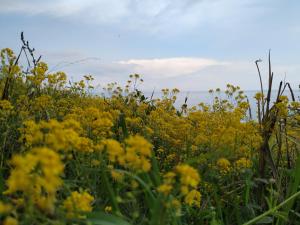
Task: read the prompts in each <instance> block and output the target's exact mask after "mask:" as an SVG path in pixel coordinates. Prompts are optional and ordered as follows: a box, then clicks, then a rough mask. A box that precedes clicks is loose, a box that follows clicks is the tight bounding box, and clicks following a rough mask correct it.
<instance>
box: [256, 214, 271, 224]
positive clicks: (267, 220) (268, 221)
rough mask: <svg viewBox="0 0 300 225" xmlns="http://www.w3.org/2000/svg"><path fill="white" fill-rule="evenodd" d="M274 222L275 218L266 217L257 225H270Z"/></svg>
mask: <svg viewBox="0 0 300 225" xmlns="http://www.w3.org/2000/svg"><path fill="white" fill-rule="evenodd" d="M272 222H273V218H272V217H270V216H265V217H264V218H262V219H260V220H259V221H258V222H257V224H268V223H272Z"/></svg>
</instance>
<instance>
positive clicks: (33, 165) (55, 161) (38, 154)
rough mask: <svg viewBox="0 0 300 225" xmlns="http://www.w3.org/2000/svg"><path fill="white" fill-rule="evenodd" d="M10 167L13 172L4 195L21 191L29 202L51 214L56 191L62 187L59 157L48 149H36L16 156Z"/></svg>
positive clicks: (62, 166) (61, 166) (61, 169)
mask: <svg viewBox="0 0 300 225" xmlns="http://www.w3.org/2000/svg"><path fill="white" fill-rule="evenodd" d="M11 164H12V166H13V170H12V171H11V174H10V176H9V178H8V180H7V187H8V189H7V190H6V191H5V194H13V193H16V192H18V191H20V192H22V193H23V195H24V197H26V198H25V199H27V200H28V201H29V202H33V203H34V204H35V205H37V206H38V207H39V208H40V209H42V210H44V211H47V212H49V213H52V212H53V210H54V203H55V201H56V191H57V190H58V188H59V187H60V186H61V185H62V180H61V178H60V176H61V175H62V173H63V170H64V165H63V163H62V162H61V160H60V156H59V155H58V154H57V153H56V152H54V151H53V150H50V149H48V148H35V149H32V150H31V151H29V152H27V153H26V154H25V155H15V156H14V157H13V158H12V160H11ZM28 198H29V199H28Z"/></svg>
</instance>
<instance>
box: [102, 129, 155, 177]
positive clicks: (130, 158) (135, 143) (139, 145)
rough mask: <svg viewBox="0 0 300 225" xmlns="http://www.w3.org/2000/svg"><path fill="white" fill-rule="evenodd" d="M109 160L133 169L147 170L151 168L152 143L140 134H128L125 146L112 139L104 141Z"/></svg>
mask: <svg viewBox="0 0 300 225" xmlns="http://www.w3.org/2000/svg"><path fill="white" fill-rule="evenodd" d="M103 143H104V145H105V146H106V150H107V153H108V156H109V160H110V161H111V162H113V163H118V164H119V165H121V166H124V167H126V168H129V169H132V170H134V171H143V172H148V171H149V170H150V169H151V163H150V157H151V151H152V145H151V144H150V143H149V142H148V141H147V140H146V139H145V138H143V137H142V136H139V135H135V136H130V137H129V138H127V139H126V140H125V145H126V147H125V148H124V147H123V146H121V144H120V143H119V142H118V141H116V140H112V139H107V140H105V141H104V142H103Z"/></svg>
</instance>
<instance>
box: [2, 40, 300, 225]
mask: <svg viewBox="0 0 300 225" xmlns="http://www.w3.org/2000/svg"><path fill="white" fill-rule="evenodd" d="M24 52H27V55H26V56H27V59H29V61H30V64H29V65H26V64H25V65H21V63H20V61H19V59H20V57H24ZM34 53H35V52H34V51H32V49H31V48H30V46H29V45H28V43H26V42H24V43H23V46H22V49H21V51H20V54H15V53H14V52H13V51H12V50H10V49H8V48H7V49H2V50H1V66H0V97H1V99H0V164H1V167H0V168H1V171H0V221H2V223H3V224H6V225H9V224H98V225H134V224H142V225H166V224H170V225H192V224H195V225H196V224H211V225H221V224H257V223H260V224H278V225H280V224H299V222H297V221H300V213H299V212H300V199H299V198H297V197H298V196H299V195H300V193H299V184H300V158H299V157H298V155H299V150H300V147H299V145H300V103H299V99H298V98H299V97H298V96H294V95H293V92H292V90H290V94H289V95H288V96H284V95H283V90H289V87H290V86H289V85H287V84H288V83H287V84H285V83H282V84H281V86H280V87H279V90H278V96H277V99H276V101H275V102H271V101H270V99H269V97H268V96H269V93H271V91H272V89H271V87H272V76H273V75H272V74H271V71H270V74H269V84H270V83H271V86H269V88H268V90H267V91H265V92H264V91H263V89H262V91H261V92H259V93H257V95H256V96H255V98H256V101H257V110H256V112H255V111H253V110H252V112H251V111H250V109H249V103H248V102H249V101H248V99H247V96H245V94H244V92H243V91H242V90H240V88H239V87H238V86H234V85H230V84H228V85H227V86H226V84H225V85H224V86H225V90H224V92H225V93H226V96H227V97H226V98H221V97H220V93H221V90H220V89H216V90H210V93H211V98H212V101H213V103H212V104H210V105H209V104H204V103H201V102H199V104H198V105H197V106H188V105H187V104H183V105H182V107H181V108H178V107H177V108H176V107H175V106H174V103H175V101H176V95H177V94H178V92H179V90H178V89H176V88H175V89H172V90H169V89H163V90H162V91H161V97H160V98H157V99H156V98H151V97H148V98H147V97H145V96H144V94H143V93H142V92H141V91H140V90H139V89H138V88H137V87H140V86H141V85H142V83H143V82H144V81H143V80H142V79H141V77H140V75H138V74H133V75H130V76H129V79H128V82H127V84H125V85H124V87H123V86H119V85H118V84H117V83H111V84H108V85H107V86H106V88H105V90H103V91H104V92H105V93H106V95H105V96H102V95H101V96H99V95H96V94H92V93H93V77H92V76H90V75H87V76H84V77H83V79H82V80H81V81H78V82H69V81H68V78H67V75H66V74H65V73H64V72H53V73H49V72H48V66H47V64H46V63H45V62H42V61H41V59H40V58H38V59H37V58H36V57H35V54H34ZM145 82H147V81H145ZM258 84H259V83H258ZM273 91H275V92H276V91H277V87H275V90H273ZM284 93H286V92H284ZM251 114H257V115H258V116H257V118H258V119H257V120H252V115H251Z"/></svg>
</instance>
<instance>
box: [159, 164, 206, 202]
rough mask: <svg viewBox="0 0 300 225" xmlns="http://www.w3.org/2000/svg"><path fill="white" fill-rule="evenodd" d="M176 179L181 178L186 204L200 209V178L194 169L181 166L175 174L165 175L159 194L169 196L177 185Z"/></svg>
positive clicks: (182, 194) (181, 189) (181, 187)
mask: <svg viewBox="0 0 300 225" xmlns="http://www.w3.org/2000/svg"><path fill="white" fill-rule="evenodd" d="M176 177H178V178H179V182H180V192H181V196H182V197H183V198H184V202H185V203H186V204H188V205H190V206H192V205H195V206H197V207H200V202H201V194H200V192H199V191H198V190H197V188H198V185H199V182H200V176H199V174H198V171H197V170H196V169H194V168H193V167H191V166H189V165H186V164H181V165H178V166H176V167H175V169H174V172H168V173H166V174H165V175H164V183H163V184H162V185H160V186H159V187H158V189H157V190H158V192H161V193H163V194H164V195H169V194H170V193H171V191H172V190H173V189H174V186H175V184H176V180H175V179H176Z"/></svg>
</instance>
